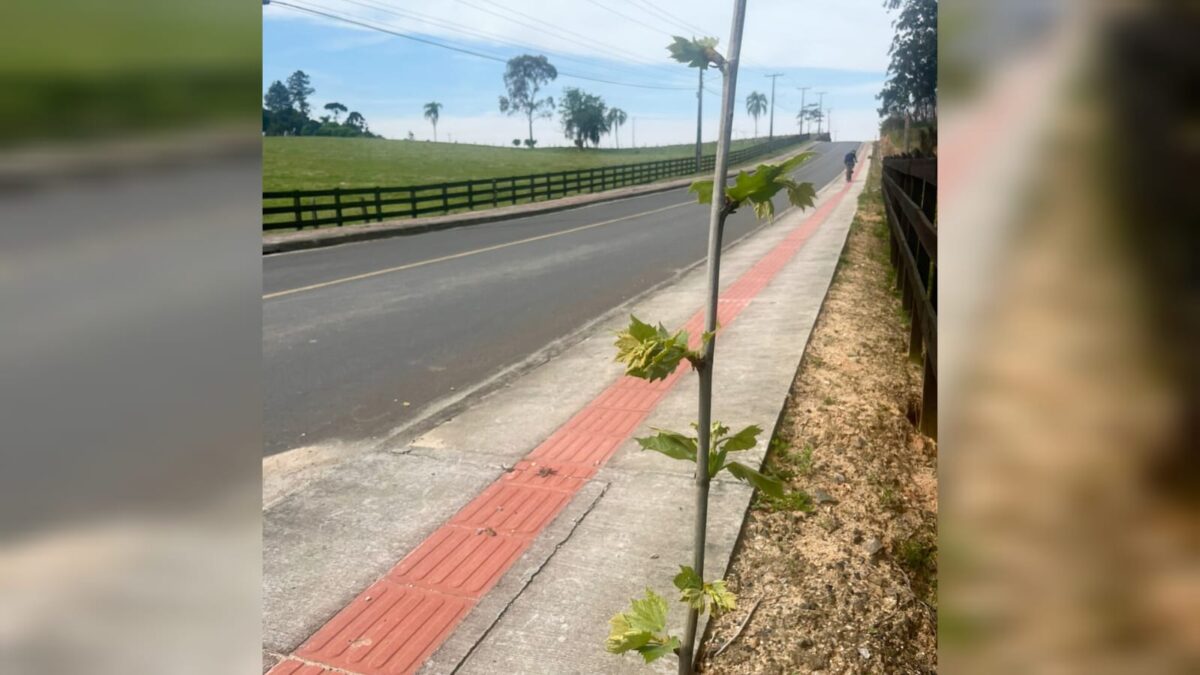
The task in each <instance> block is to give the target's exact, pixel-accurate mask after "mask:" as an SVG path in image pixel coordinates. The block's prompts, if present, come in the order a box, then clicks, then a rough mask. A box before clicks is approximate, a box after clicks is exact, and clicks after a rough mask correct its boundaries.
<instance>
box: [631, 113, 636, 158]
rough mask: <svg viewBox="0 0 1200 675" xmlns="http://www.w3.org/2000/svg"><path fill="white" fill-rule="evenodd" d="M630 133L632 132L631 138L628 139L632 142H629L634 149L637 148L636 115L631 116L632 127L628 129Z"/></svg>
mask: <svg viewBox="0 0 1200 675" xmlns="http://www.w3.org/2000/svg"><path fill="white" fill-rule="evenodd" d="M630 133H631V134H632V138H631V139H630V140H631V141H632V142H631V143H630V145H631V146H633V149H634V150H637V118H636V117H635V118H633V129H632V130H631V131H630Z"/></svg>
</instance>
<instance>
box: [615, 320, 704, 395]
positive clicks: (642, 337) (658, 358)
mask: <svg viewBox="0 0 1200 675" xmlns="http://www.w3.org/2000/svg"><path fill="white" fill-rule="evenodd" d="M629 319H630V321H629V327H628V328H626V329H625V330H623V331H620V332H618V333H617V339H616V342H615V343H614V345H615V346H616V348H617V356H616V360H617V361H619V362H621V363H624V364H625V374H626V375H630V376H632V377H640V378H642V379H644V380H650V381H654V380H661V379H664V378H666V377H667V376H668V375H670V374H671V373H673V372H675V369H676V368H678V367H679V362H680V361H682V360H683V359H688V360H691V358H692V357H694V356H697V357H698V354H696V353H695V352H693V351H691V350H690V349H688V346H687V345H688V334H687V332H686V331H682V330H681V331H679V332H677V333H675V334H674V335H671V334H670V333H668V332H667V329H666V328H664V327H663V326H662V325H661V324H660V325H659V326H658V327H657V328H655V327H654V326H651V325H650V324H647V323H644V322H642V321H641V320H639V319H638V318H637V317H636V316H631V317H629Z"/></svg>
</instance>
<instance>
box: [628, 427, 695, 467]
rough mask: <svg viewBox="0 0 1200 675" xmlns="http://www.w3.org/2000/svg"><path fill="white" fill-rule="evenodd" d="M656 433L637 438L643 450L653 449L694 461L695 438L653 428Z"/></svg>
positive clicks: (672, 456)
mask: <svg viewBox="0 0 1200 675" xmlns="http://www.w3.org/2000/svg"><path fill="white" fill-rule="evenodd" d="M655 431H657V432H658V433H657V434H655V435H654V436H646V437H643V438H639V439H637V442H638V445H640V446H642V449H643V450H653V451H655V452H661V453H662V454H664V455H666V456H667V457H670V458H672V459H682V460H687V461H691V462H695V461H696V439H694V438H688V437H687V436H684V435H683V434H678V433H675V432H673V431H663V430H661V429H655Z"/></svg>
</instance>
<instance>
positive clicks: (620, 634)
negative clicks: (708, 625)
mask: <svg viewBox="0 0 1200 675" xmlns="http://www.w3.org/2000/svg"><path fill="white" fill-rule="evenodd" d="M630 605H631V609H630V611H628V612H623V613H620V614H617V615H615V616H613V618H611V619H609V621H608V625H609V634H608V639H607V640H605V641H604V648H605V649H606V650H608V651H609V652H612V653H613V654H624V653H625V652H628V651H636V652H638V653H639V654H641V655H642V658H643V659H645V661H646V663H650V662H651V661H654V660H656V659H659V658H662V657H663V656H666V655H667V654H670V653H671V652H673V651H674V650H675V649H678V648H679V639H678V638H675V637H672V636H671V635H669V634H667V601H666V600H664V599H663V598H662V596H660V595H658V594H656V593H655V592H654V591H652V590H650V589H649V588H647V589H646V597H645V598H643V599H640V600H638V599H635V600H633V601H632V602H631V603H630Z"/></svg>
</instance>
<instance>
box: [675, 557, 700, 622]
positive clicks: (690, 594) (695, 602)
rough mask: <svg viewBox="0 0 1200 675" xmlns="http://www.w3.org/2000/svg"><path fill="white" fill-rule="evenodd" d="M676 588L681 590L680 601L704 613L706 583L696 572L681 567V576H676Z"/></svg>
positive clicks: (689, 568)
mask: <svg viewBox="0 0 1200 675" xmlns="http://www.w3.org/2000/svg"><path fill="white" fill-rule="evenodd" d="M675 587H676V588H678V589H679V599H680V600H682V601H683V602H684V603H686V604H687V606H688V607H691V608H692V609H695V610H699V611H701V612H703V611H704V581H703V580H702V579H701V578H700V575H699V574H696V570H694V569H692V568H691V567H687V566H680V568H679V574H676V575H675Z"/></svg>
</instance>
